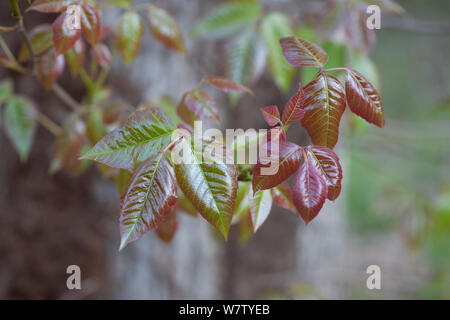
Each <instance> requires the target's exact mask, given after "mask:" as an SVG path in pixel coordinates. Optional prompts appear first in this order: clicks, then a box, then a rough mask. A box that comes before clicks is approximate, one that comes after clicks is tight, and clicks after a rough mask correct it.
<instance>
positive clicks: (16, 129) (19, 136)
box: [4, 96, 36, 161]
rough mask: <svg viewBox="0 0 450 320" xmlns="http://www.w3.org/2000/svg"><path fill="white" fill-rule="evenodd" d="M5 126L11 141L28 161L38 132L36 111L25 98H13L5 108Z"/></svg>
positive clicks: (21, 158)
mask: <svg viewBox="0 0 450 320" xmlns="http://www.w3.org/2000/svg"><path fill="white" fill-rule="evenodd" d="M4 121H5V123H4V126H5V130H6V134H7V135H8V138H9V140H10V141H11V143H12V144H13V145H14V147H15V148H16V150H17V152H18V153H19V156H20V160H21V161H26V160H27V158H28V154H29V152H30V148H31V144H32V143H33V139H34V134H35V131H36V110H35V109H34V106H33V105H32V104H31V103H30V102H29V101H28V100H26V99H25V98H24V97H21V96H15V97H13V98H11V99H10V100H9V101H8V103H7V104H6V107H5V114H4Z"/></svg>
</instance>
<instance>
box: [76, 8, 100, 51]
mask: <svg viewBox="0 0 450 320" xmlns="http://www.w3.org/2000/svg"><path fill="white" fill-rule="evenodd" d="M80 22H81V31H82V32H83V36H84V37H85V39H86V40H87V42H89V43H90V44H91V45H92V46H95V45H96V44H97V42H98V40H99V39H100V31H101V23H100V16H99V14H98V11H97V9H95V8H93V7H91V6H90V5H88V4H87V3H82V5H81V10H80Z"/></svg>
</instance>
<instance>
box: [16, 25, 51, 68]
mask: <svg viewBox="0 0 450 320" xmlns="http://www.w3.org/2000/svg"><path fill="white" fill-rule="evenodd" d="M29 37H30V42H31V46H32V47H33V51H34V54H35V55H37V56H40V55H42V54H43V53H45V52H46V51H47V50H48V49H50V48H51V47H52V46H53V38H52V37H53V32H52V26H51V25H49V24H41V25H38V26H36V27H34V28H33V29H32V30H31V31H30V33H29ZM18 59H19V61H20V62H23V61H26V60H28V59H30V52H29V51H28V47H27V46H26V45H25V43H23V44H22V46H21V47H20V51H19V57H18Z"/></svg>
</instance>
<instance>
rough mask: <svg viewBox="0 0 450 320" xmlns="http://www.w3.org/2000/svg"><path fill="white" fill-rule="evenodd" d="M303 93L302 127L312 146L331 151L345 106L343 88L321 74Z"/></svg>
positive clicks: (327, 76)
mask: <svg viewBox="0 0 450 320" xmlns="http://www.w3.org/2000/svg"><path fill="white" fill-rule="evenodd" d="M304 93H305V100H304V104H303V106H302V108H303V110H305V116H304V118H303V119H302V125H303V127H304V128H305V129H306V131H307V132H308V134H309V136H310V137H311V141H312V143H313V144H316V145H321V146H326V147H328V148H330V149H333V148H334V146H335V145H336V143H337V141H338V138H339V123H340V120H341V117H342V114H343V113H344V110H345V105H346V104H345V91H344V87H343V86H342V84H341V83H340V82H339V80H338V79H337V78H335V77H333V76H331V75H327V74H323V73H322V74H319V75H318V76H317V77H316V78H315V79H313V80H312V81H311V82H310V83H308V84H307V85H306V87H305V88H304Z"/></svg>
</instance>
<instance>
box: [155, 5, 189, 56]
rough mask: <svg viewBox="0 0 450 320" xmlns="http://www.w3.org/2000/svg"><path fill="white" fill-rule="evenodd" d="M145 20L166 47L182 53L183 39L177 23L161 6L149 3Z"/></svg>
mask: <svg viewBox="0 0 450 320" xmlns="http://www.w3.org/2000/svg"><path fill="white" fill-rule="evenodd" d="M147 8H148V9H147V21H148V24H149V27H150V32H151V33H152V34H153V36H154V37H155V38H156V39H157V40H159V41H160V42H162V43H163V44H164V45H166V46H167V47H169V48H171V49H174V50H176V51H179V52H182V53H184V51H185V47H184V40H183V35H182V34H181V31H180V29H179V28H178V24H177V23H176V21H175V20H174V19H173V17H172V16H171V15H170V14H169V13H168V12H167V11H166V10H164V9H163V8H160V7H158V6H155V5H152V4H149V5H148V7H147Z"/></svg>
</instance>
